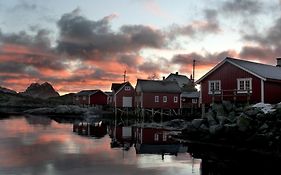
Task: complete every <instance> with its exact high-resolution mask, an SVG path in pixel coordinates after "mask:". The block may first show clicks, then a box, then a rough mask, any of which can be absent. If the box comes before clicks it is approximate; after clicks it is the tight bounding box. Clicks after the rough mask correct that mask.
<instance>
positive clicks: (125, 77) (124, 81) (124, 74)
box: [123, 70, 127, 83]
mask: <svg viewBox="0 0 281 175" xmlns="http://www.w3.org/2000/svg"><path fill="white" fill-rule="evenodd" d="M126 73H127V72H126V70H125V71H124V75H123V76H124V83H125V82H126Z"/></svg>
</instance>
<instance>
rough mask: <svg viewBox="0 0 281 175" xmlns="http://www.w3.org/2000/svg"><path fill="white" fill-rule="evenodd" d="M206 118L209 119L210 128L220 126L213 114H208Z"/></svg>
mask: <svg viewBox="0 0 281 175" xmlns="http://www.w3.org/2000/svg"><path fill="white" fill-rule="evenodd" d="M206 117H207V121H208V124H209V126H212V125H217V124H218V123H217V121H216V120H215V119H214V117H213V115H212V112H208V113H207V115H206Z"/></svg>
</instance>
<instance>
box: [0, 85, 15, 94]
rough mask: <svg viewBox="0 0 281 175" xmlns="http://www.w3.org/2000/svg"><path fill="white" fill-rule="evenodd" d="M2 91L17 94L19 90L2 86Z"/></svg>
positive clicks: (0, 89)
mask: <svg viewBox="0 0 281 175" xmlns="http://www.w3.org/2000/svg"><path fill="white" fill-rule="evenodd" d="M0 92H3V93H10V94H16V93H17V92H16V91H14V90H11V89H8V88H5V87H1V86H0Z"/></svg>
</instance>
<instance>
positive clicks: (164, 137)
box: [163, 132, 167, 141]
mask: <svg viewBox="0 0 281 175" xmlns="http://www.w3.org/2000/svg"><path fill="white" fill-rule="evenodd" d="M163 141H167V133H166V132H163Z"/></svg>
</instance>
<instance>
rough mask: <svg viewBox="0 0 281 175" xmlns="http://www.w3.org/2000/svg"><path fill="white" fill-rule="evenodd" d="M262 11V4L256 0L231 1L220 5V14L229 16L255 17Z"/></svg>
mask: <svg viewBox="0 0 281 175" xmlns="http://www.w3.org/2000/svg"><path fill="white" fill-rule="evenodd" d="M262 9H263V3H262V2H260V1H258V0H231V1H226V2H225V3H224V4H223V5H222V10H223V11H222V12H223V13H229V14H242V15H256V14H259V13H260V12H262Z"/></svg>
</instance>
